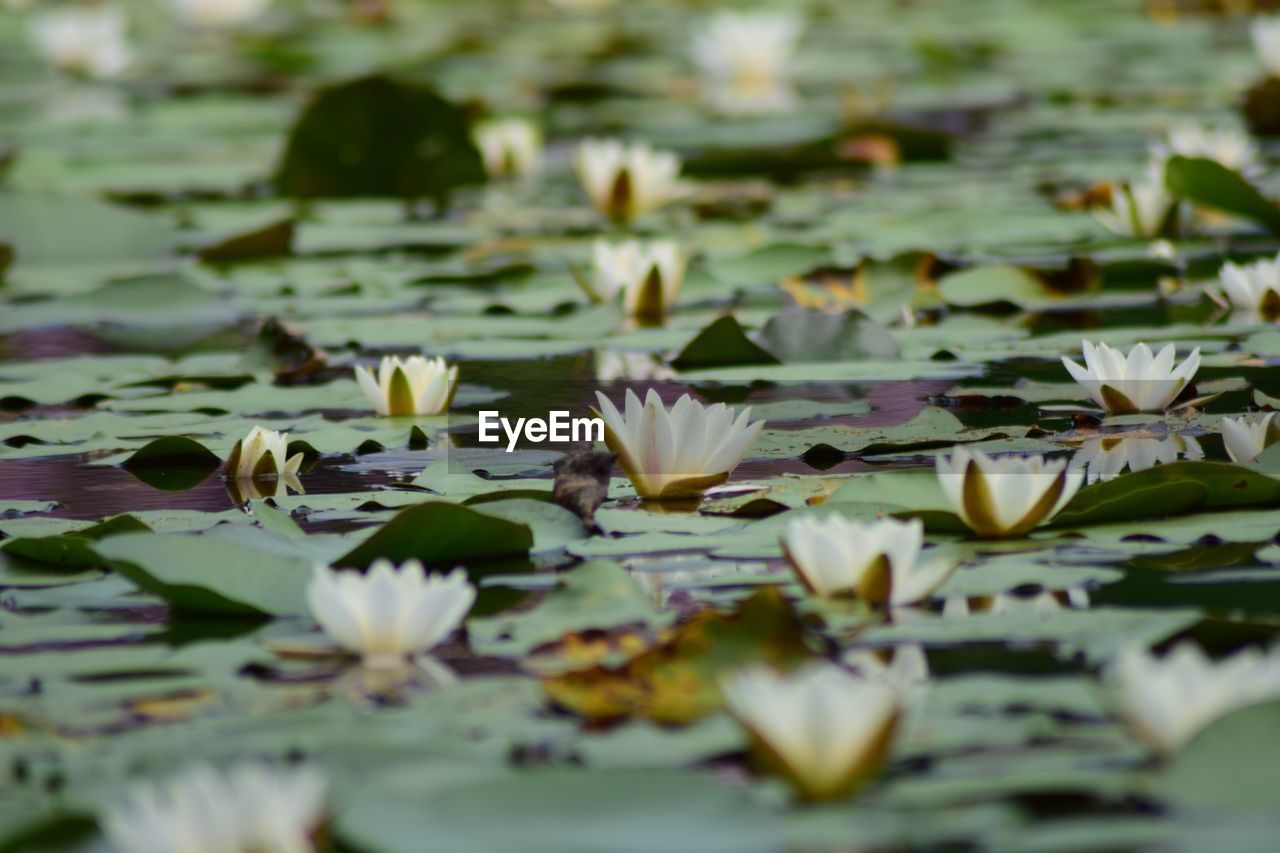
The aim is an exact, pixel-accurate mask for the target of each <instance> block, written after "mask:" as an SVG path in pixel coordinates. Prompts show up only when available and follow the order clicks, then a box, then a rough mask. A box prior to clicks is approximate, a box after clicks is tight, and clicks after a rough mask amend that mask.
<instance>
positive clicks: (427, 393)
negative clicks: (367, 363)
mask: <svg viewBox="0 0 1280 853" xmlns="http://www.w3.org/2000/svg"><path fill="white" fill-rule="evenodd" d="M356 382H357V383H359V385H360V390H361V391H363V392H364V395H365V397H367V398H368V399H369V402H370V403H371V404H372V405H373V408H374V411H376V412H377V413H378V414H379V415H382V416H384V417H386V416H392V417H395V416H398V415H438V414H441V413H442V412H444V411H446V410H447V409H448V408H449V403H450V402H451V401H452V400H453V394H454V392H455V391H456V390H457V388H458V368H457V365H452V366H451V365H449V364H448V363H446V362H445V360H444V359H443V358H435V359H427V358H423V357H422V356H420V355H413V356H409V357H408V358H405V359H402V358H400V357H398V356H394V355H389V356H386V357H384V358H383V359H382V362H381V363H380V364H379V365H378V373H377V375H376V376H375V375H374V373H373V371H372V370H370V369H368V368H367V367H357V368H356Z"/></svg>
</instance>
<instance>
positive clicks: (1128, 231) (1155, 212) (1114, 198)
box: [1093, 163, 1182, 239]
mask: <svg viewBox="0 0 1280 853" xmlns="http://www.w3.org/2000/svg"><path fill="white" fill-rule="evenodd" d="M1181 212H1182V204H1181V202H1180V201H1179V200H1178V199H1177V198H1175V197H1174V196H1172V195H1171V194H1170V193H1169V190H1168V189H1167V188H1166V187H1165V182H1164V168H1163V166H1162V165H1161V164H1158V163H1157V164H1153V166H1152V167H1150V168H1148V170H1147V174H1146V176H1145V177H1144V178H1143V179H1142V180H1141V181H1130V182H1126V183H1122V184H1120V185H1119V186H1117V187H1115V188H1114V189H1113V190H1112V191H1111V204H1110V207H1107V208H1102V209H1098V210H1095V211H1094V212H1093V215H1094V217H1095V218H1096V219H1097V220H1098V222H1099V223H1101V224H1102V225H1103V227H1105V228H1106V229H1107V230H1108V231H1111V232H1113V233H1115V234H1119V235H1120V236H1122V237H1134V238H1137V239H1151V238H1155V237H1163V236H1166V235H1169V234H1176V233H1177V232H1178V229H1179V225H1180V222H1179V220H1180V217H1181Z"/></svg>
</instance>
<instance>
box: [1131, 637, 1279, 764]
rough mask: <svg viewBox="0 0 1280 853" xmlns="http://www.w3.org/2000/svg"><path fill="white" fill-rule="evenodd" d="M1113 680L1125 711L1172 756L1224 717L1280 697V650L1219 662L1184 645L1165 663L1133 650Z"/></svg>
mask: <svg viewBox="0 0 1280 853" xmlns="http://www.w3.org/2000/svg"><path fill="white" fill-rule="evenodd" d="M1110 678H1111V681H1112V683H1113V685H1114V686H1115V689H1116V691H1117V694H1118V699H1119V704H1120V709H1121V711H1122V712H1123V714H1124V716H1125V718H1126V719H1127V720H1128V721H1129V723H1130V724H1131V725H1132V726H1133V727H1134V729H1135V731H1136V732H1137V733H1138V735H1139V736H1141V737H1142V739H1143V740H1144V741H1146V742H1147V744H1148V745H1149V746H1151V748H1152V749H1154V750H1155V751H1156V752H1158V753H1160V754H1161V755H1165V756H1168V755H1171V754H1173V753H1175V752H1177V751H1178V750H1179V749H1180V748H1182V747H1183V746H1184V745H1186V744H1187V743H1188V742H1189V741H1190V740H1191V739H1192V738H1193V737H1194V736H1195V735H1196V734H1197V733H1198V732H1199V731H1200V730H1201V729H1203V728H1204V727H1205V726H1207V725H1209V724H1210V723H1212V722H1213V721H1214V720H1216V719H1218V718H1219V717H1222V716H1225V715H1226V714H1228V713H1230V712H1232V711H1236V710H1239V709H1240V708H1244V707H1247V706H1249V705H1255V704H1258V703H1260V702H1265V701H1269V700H1272V699H1276V698H1280V649H1272V650H1271V651H1269V652H1263V651H1261V650H1259V649H1256V648H1251V649H1244V650H1242V651H1239V652H1236V653H1235V654H1233V655H1231V656H1230V657H1227V658H1223V659H1222V660H1220V661H1218V662H1216V663H1215V662H1214V661H1212V660H1210V659H1209V658H1208V656H1206V655H1205V653H1204V652H1203V651H1201V649H1200V647H1199V646H1197V645H1196V644H1195V643H1194V642H1191V641H1189V640H1184V641H1182V642H1180V643H1178V644H1177V645H1175V646H1174V647H1173V648H1172V649H1171V650H1170V651H1169V652H1168V653H1167V654H1166V655H1165V656H1164V657H1163V658H1158V657H1156V656H1155V655H1153V654H1152V653H1151V652H1150V651H1148V650H1147V649H1146V648H1143V647H1138V646H1130V647H1128V648H1126V649H1124V650H1123V651H1122V652H1120V654H1119V655H1118V656H1117V657H1116V660H1115V663H1114V665H1113V666H1112V667H1111V671H1110Z"/></svg>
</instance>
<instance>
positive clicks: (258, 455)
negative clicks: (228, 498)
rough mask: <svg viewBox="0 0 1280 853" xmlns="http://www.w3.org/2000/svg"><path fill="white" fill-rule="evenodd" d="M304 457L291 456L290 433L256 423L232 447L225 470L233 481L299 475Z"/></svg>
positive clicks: (224, 466) (298, 455)
mask: <svg viewBox="0 0 1280 853" xmlns="http://www.w3.org/2000/svg"><path fill="white" fill-rule="evenodd" d="M286 457H288V458H286ZM302 459H303V456H302V454H301V453H295V454H293V456H291V457H290V456H289V433H287V432H276V431H275V430H271V429H264V428H263V427H259V426H256V427H254V428H253V429H251V430H249V434H248V435H247V436H245V437H244V438H242V439H241V440H240V441H237V442H236V446H235V447H233V448H231V453H230V455H229V456H227V461H226V462H225V463H223V466H222V473H223V476H225V477H227V478H228V479H232V480H256V479H259V478H271V477H280V478H288V477H296V476H297V474H298V469H299V468H301V467H302Z"/></svg>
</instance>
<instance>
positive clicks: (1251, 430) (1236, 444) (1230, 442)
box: [1222, 412, 1280, 463]
mask: <svg viewBox="0 0 1280 853" xmlns="http://www.w3.org/2000/svg"><path fill="white" fill-rule="evenodd" d="M1277 441H1280V421H1277V420H1276V413H1275V412H1268V413H1267V414H1266V415H1264V416H1263V417H1261V418H1258V419H1257V420H1253V421H1250V420H1249V419H1248V418H1223V419H1222V443H1223V445H1224V446H1225V447H1226V448H1227V455H1228V456H1230V457H1231V461H1232V462H1242V463H1243V462H1252V461H1253V460H1255V459H1257V458H1258V457H1259V456H1260V455H1262V451H1264V450H1266V449H1267V448H1268V447H1270V446H1271V445H1273V444H1275V443H1276V442H1277Z"/></svg>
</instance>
